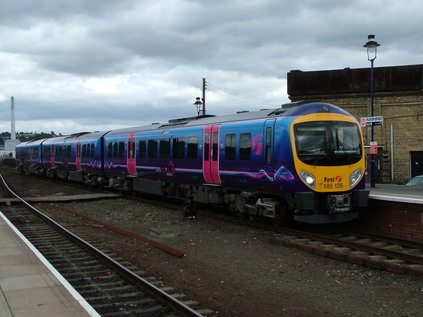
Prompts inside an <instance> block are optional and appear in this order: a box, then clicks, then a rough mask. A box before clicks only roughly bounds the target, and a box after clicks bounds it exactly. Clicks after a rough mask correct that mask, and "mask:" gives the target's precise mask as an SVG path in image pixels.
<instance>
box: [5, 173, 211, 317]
mask: <svg viewBox="0 0 423 317" xmlns="http://www.w3.org/2000/svg"><path fill="white" fill-rule="evenodd" d="M0 178H1V181H2V185H3V186H2V187H1V188H0V192H1V194H2V195H3V197H8V196H10V195H14V196H15V197H18V196H17V195H16V194H15V193H13V192H12V193H10V191H9V188H8V187H7V184H6V183H5V182H4V179H3V177H2V176H1V175H0ZM6 189H7V190H8V191H9V193H8V191H6ZM18 198H19V199H20V200H21V203H20V204H17V205H15V204H14V205H12V206H6V207H5V208H2V212H3V214H4V215H5V216H6V217H7V218H8V219H9V221H10V222H11V223H13V224H14V225H15V226H16V227H17V228H18V230H19V231H20V232H21V233H22V234H23V235H25V236H26V238H27V239H28V240H29V241H30V242H31V243H32V244H33V245H34V246H35V247H36V248H37V249H38V250H39V251H40V253H42V254H43V255H44V256H45V258H46V259H47V260H48V261H49V262H50V263H51V264H52V265H53V266H54V267H55V268H56V269H57V271H59V272H60V273H61V274H62V275H63V277H64V278H65V279H66V280H67V281H68V282H69V283H70V284H71V285H72V286H73V287H74V288H75V289H76V290H77V291H78V292H79V293H80V295H81V296H82V297H84V298H85V300H86V301H87V302H88V303H89V304H91V306H92V307H93V308H94V309H95V310H96V311H97V312H98V313H99V315H101V316H203V315H204V314H209V313H211V311H209V310H207V309H206V310H203V311H202V310H200V309H198V310H194V309H193V308H191V307H190V306H189V305H191V306H192V305H194V306H195V305H196V304H198V303H196V302H195V301H188V300H186V301H183V295H181V294H179V295H178V294H173V295H170V294H169V293H168V292H170V291H172V289H170V288H167V287H166V286H165V285H164V284H163V283H162V282H161V281H159V280H156V279H155V278H154V277H151V276H149V277H141V276H143V275H144V272H142V271H140V270H139V269H138V268H136V267H132V266H131V265H130V264H129V263H125V261H124V260H122V259H118V258H112V257H111V256H110V255H107V254H105V253H104V252H102V251H100V250H99V249H97V248H95V247H94V246H92V245H91V244H89V243H87V242H86V241H84V240H83V239H81V238H80V237H78V236H76V235H75V234H73V233H72V232H70V231H69V230H67V229H65V228H63V227H62V226H60V225H59V224H58V223H56V222H54V221H53V220H52V219H50V218H49V217H47V216H45V215H44V214H43V213H41V212H40V211H39V210H37V209H36V208H34V207H33V206H31V205H30V204H28V203H27V202H25V201H24V200H22V198H20V197H18Z"/></svg>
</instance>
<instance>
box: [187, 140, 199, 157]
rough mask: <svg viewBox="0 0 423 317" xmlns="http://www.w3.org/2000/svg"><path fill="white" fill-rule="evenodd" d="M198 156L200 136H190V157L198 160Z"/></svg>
mask: <svg viewBox="0 0 423 317" xmlns="http://www.w3.org/2000/svg"><path fill="white" fill-rule="evenodd" d="M197 157H198V137H196V136H190V137H189V138H188V159H189V160H196V159H197Z"/></svg>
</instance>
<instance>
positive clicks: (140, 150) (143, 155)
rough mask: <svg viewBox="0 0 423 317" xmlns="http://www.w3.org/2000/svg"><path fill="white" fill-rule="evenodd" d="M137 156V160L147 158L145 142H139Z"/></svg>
mask: <svg viewBox="0 0 423 317" xmlns="http://www.w3.org/2000/svg"><path fill="white" fill-rule="evenodd" d="M138 153H139V154H138V156H139V158H146V156H147V142H146V141H145V140H141V141H140V142H139V143H138Z"/></svg>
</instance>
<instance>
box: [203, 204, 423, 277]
mask: <svg viewBox="0 0 423 317" xmlns="http://www.w3.org/2000/svg"><path fill="white" fill-rule="evenodd" d="M199 213H200V214H201V215H202V216H207V217H212V218H218V219H221V220H223V221H228V222H233V223H238V224H240V225H244V226H249V227H254V228H257V229H261V230H265V231H271V232H274V237H273V238H271V239H270V240H269V243H272V244H279V245H283V246H287V247H292V248H297V249H301V250H304V251H307V252H311V253H313V254H317V255H320V256H324V257H328V258H333V259H336V260H341V261H346V262H350V263H353V264H358V265H362V266H367V267H371V268H375V269H380V270H385V271H389V272H395V273H400V274H412V275H417V276H422V277H423V243H422V242H419V241H409V240H404V239H397V238H394V237H388V236H383V235H377V234H370V233H364V232H354V231H351V230H349V229H342V228H341V229H339V228H338V229H337V230H336V231H335V230H329V231H327V230H319V229H317V230H316V229H314V230H308V229H304V230H297V229H292V228H285V227H275V226H273V225H271V224H268V223H265V222H263V221H254V220H253V221H251V220H244V219H238V218H236V217H231V216H227V215H224V214H221V213H213V212H209V211H199Z"/></svg>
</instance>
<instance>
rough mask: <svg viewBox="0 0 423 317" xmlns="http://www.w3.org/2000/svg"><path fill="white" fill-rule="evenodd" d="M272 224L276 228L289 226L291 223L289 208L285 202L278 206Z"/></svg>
mask: <svg viewBox="0 0 423 317" xmlns="http://www.w3.org/2000/svg"><path fill="white" fill-rule="evenodd" d="M270 222H271V223H272V225H274V226H275V227H279V226H288V225H289V224H290V223H291V221H290V219H289V212H288V207H287V206H286V204H285V202H283V201H281V203H280V204H279V205H278V206H277V208H276V212H275V217H274V218H271V219H270Z"/></svg>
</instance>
